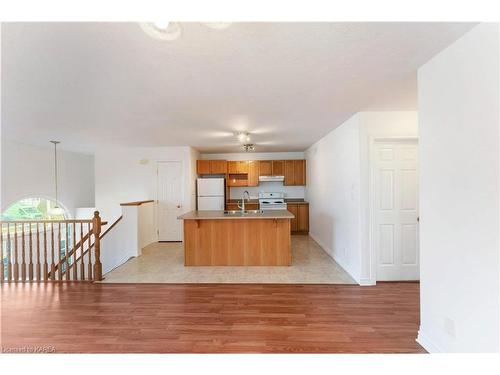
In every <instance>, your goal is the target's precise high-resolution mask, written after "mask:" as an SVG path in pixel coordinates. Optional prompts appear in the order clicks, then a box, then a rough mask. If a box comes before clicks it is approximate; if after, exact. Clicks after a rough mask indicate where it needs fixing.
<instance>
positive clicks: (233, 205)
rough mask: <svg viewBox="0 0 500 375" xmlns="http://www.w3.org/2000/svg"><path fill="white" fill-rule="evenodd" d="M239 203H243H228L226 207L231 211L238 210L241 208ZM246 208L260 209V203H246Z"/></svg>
mask: <svg viewBox="0 0 500 375" xmlns="http://www.w3.org/2000/svg"><path fill="white" fill-rule="evenodd" d="M238 204H239V205H241V202H239V203H232V202H231V203H228V204H227V206H226V209H227V210H229V211H238V210H241V208H239V207H238ZM245 209H246V210H258V209H259V204H258V203H245Z"/></svg>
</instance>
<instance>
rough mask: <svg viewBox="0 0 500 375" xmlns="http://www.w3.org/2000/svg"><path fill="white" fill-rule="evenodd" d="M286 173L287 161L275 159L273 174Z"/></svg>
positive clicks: (280, 174) (281, 174)
mask: <svg viewBox="0 0 500 375" xmlns="http://www.w3.org/2000/svg"><path fill="white" fill-rule="evenodd" d="M284 174H285V161H284V160H273V176H283V175H284Z"/></svg>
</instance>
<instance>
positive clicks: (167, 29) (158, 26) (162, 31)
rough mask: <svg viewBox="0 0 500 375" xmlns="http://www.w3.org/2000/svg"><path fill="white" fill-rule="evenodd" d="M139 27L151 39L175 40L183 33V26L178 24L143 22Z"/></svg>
mask: <svg viewBox="0 0 500 375" xmlns="http://www.w3.org/2000/svg"><path fill="white" fill-rule="evenodd" d="M139 25H140V26H141V28H142V30H143V31H144V32H145V33H146V34H148V35H149V36H150V37H152V38H155V39H160V40H167V41H172V40H175V39H177V38H178V37H179V36H180V35H181V32H182V29H181V25H180V24H179V23H178V22H168V21H158V22H142V23H140V24H139Z"/></svg>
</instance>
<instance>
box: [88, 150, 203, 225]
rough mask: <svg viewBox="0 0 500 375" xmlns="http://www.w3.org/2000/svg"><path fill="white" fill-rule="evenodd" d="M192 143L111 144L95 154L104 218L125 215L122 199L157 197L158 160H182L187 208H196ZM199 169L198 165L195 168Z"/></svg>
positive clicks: (98, 195) (97, 194) (98, 199)
mask: <svg viewBox="0 0 500 375" xmlns="http://www.w3.org/2000/svg"><path fill="white" fill-rule="evenodd" d="M195 156H196V152H194V151H193V150H192V149H191V147H129V148H109V149H106V150H102V151H98V152H96V154H95V198H96V199H95V200H96V205H95V206H96V207H97V209H98V210H99V211H100V212H101V216H102V217H103V219H104V220H108V221H110V222H113V221H114V220H116V219H117V218H118V217H119V216H120V215H121V212H122V211H121V207H120V203H125V202H131V201H140V200H149V199H156V184H157V177H156V171H157V169H156V167H157V162H158V161H181V162H182V167H183V186H182V191H183V199H182V201H183V203H182V207H183V211H184V212H187V211H190V210H193V209H194V208H195V206H194V205H193V204H194V202H195V199H194V194H195V190H194V180H193V176H194V175H193V173H194V172H193V168H195V167H194V165H195V163H193V161H192V158H193V157H195ZM194 170H195V169H194Z"/></svg>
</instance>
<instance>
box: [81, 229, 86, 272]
mask: <svg viewBox="0 0 500 375" xmlns="http://www.w3.org/2000/svg"><path fill="white" fill-rule="evenodd" d="M80 244H81V246H80V279H81V280H85V263H84V262H83V252H84V249H85V247H84V244H85V241H84V240H83V223H80Z"/></svg>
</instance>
